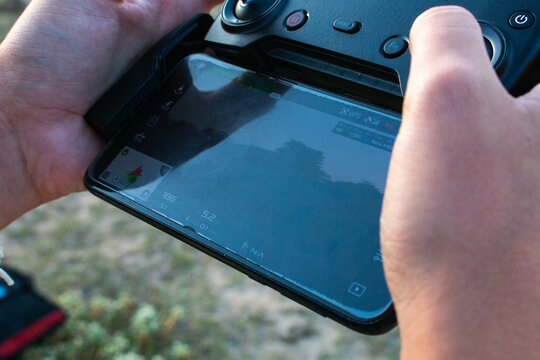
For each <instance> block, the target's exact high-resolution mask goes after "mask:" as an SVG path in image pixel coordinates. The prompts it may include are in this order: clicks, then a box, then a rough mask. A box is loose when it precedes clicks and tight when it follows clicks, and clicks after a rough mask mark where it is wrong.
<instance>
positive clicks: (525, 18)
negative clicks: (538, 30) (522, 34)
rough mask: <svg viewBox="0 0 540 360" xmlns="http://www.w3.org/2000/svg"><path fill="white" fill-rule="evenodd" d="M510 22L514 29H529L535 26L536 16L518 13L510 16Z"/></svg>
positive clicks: (525, 12) (528, 13)
mask: <svg viewBox="0 0 540 360" xmlns="http://www.w3.org/2000/svg"><path fill="white" fill-rule="evenodd" d="M508 22H509V23H510V26H511V27H513V28H514V29H527V28H529V27H531V26H532V24H534V15H533V14H532V13H530V12H528V11H518V12H515V13H513V14H512V16H510V19H509V20H508Z"/></svg>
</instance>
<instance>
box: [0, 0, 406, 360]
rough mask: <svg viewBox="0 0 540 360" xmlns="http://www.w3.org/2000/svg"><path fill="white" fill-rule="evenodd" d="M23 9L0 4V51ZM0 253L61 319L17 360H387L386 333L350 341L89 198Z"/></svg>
mask: <svg viewBox="0 0 540 360" xmlns="http://www.w3.org/2000/svg"><path fill="white" fill-rule="evenodd" d="M23 2H24V1H22V2H20V1H13V0H0V39H2V38H3V36H4V34H5V32H6V31H7V30H8V29H9V28H10V26H11V24H12V22H13V21H14V20H15V19H16V17H17V15H18V12H17V11H18V10H20V6H21V5H20V4H21V3H23ZM0 246H1V247H3V248H4V250H5V253H6V259H5V264H8V265H9V266H13V267H15V268H17V269H19V270H21V271H23V272H25V273H27V274H30V275H32V276H33V278H34V282H35V284H36V286H37V288H38V289H39V290H40V291H41V292H42V293H43V294H45V295H46V296H47V297H49V298H51V299H53V300H54V301H55V302H57V303H59V304H60V305H61V306H62V307H63V308H64V309H65V310H66V311H67V312H68V314H69V319H68V321H67V323H66V324H65V325H64V326H63V327H62V328H61V329H60V330H59V331H58V332H56V333H55V334H54V335H53V336H52V337H50V338H49V339H47V340H46V341H45V342H44V343H42V344H40V345H39V346H35V347H33V348H32V349H31V350H30V351H28V352H26V353H25V354H24V355H23V356H22V359H24V360H26V359H116V360H119V359H123V360H128V359H133V360H139V359H153V360H159V359H178V360H189V359H209V360H214V359H255V360H259V359H260V360H274V359H276V360H277V359H279V360H287V359H305V360H311V359H313V360H315V359H317V360H329V359H347V360H348V359H397V358H398V353H399V337H398V332H397V330H394V331H392V332H391V333H390V334H387V335H383V336H378V337H367V336H363V335H359V334H357V333H355V332H353V331H351V330H349V329H347V328H345V327H343V326H341V325H339V324H337V323H335V322H333V321H331V320H328V319H325V318H323V317H321V316H319V315H317V314H315V313H313V312H311V311H310V310H307V309H305V308H304V307H302V306H300V305H298V304H296V303H294V302H292V301H290V300H288V299H286V298H284V297H283V296H281V295H280V294H279V293H277V292H275V291H273V290H271V289H269V288H267V287H264V286H262V285H260V284H258V283H256V282H254V281H252V280H250V279H249V278H247V277H246V276H244V275H242V274H240V273H238V272H237V271H235V270H232V269H230V268H229V267H227V266H225V265H223V264H221V263H219V262H217V261H215V260H213V259H211V258H209V257H208V256H206V255H204V254H202V253H200V252H198V251H196V250H194V249H192V248H190V247H188V246H187V245H184V244H183V243H181V242H179V241H178V240H175V239H173V238H171V237H169V236H167V235H165V234H163V233H161V232H159V231H158V230H155V229H153V228H151V227H149V226H148V225H146V224H144V223H142V222H140V221H138V220H136V219H135V218H133V217H131V216H129V215H127V214H126V213H123V212H121V211H119V210H117V209H115V208H113V207H111V206H110V205H107V204H106V203H104V202H102V201H101V200H98V199H97V198H94V197H93V196H91V195H90V194H88V193H81V194H74V195H71V196H68V197H66V198H63V199H60V200H57V201H55V202H53V203H51V204H47V205H44V206H42V207H40V208H38V209H36V210H34V211H32V212H30V213H28V214H26V215H25V216H23V217H22V218H21V219H19V220H17V221H16V222H15V223H13V224H11V225H10V226H9V227H8V228H6V229H4V230H2V231H1V232H0ZM0 316H1V314H0Z"/></svg>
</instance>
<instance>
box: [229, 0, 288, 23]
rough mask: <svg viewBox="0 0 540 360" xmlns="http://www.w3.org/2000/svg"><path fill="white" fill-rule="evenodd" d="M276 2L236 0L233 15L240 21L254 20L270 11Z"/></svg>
mask: <svg viewBox="0 0 540 360" xmlns="http://www.w3.org/2000/svg"><path fill="white" fill-rule="evenodd" d="M276 2H277V1H276V0H238V2H237V3H236V6H235V8H234V14H235V15H236V17H237V18H238V19H240V20H246V21H248V20H255V19H258V18H260V17H261V16H264V15H265V14H266V12H268V11H269V10H271V9H272V8H273V7H274V4H275V3H276Z"/></svg>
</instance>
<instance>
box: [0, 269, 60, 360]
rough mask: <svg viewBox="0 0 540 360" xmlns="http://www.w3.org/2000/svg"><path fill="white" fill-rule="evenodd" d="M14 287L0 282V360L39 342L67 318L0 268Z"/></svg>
mask: <svg viewBox="0 0 540 360" xmlns="http://www.w3.org/2000/svg"><path fill="white" fill-rule="evenodd" d="M3 269H4V270H6V271H7V272H8V274H9V275H10V276H11V277H12V278H13V280H14V281H15V284H14V285H13V286H9V287H8V286H7V285H6V284H4V283H0V360H4V359H10V358H12V357H14V356H15V355H17V354H19V353H20V352H21V351H22V350H24V349H25V348H27V347H29V346H31V345H32V344H34V343H36V342H38V341H40V340H42V339H43V338H44V337H45V336H46V335H47V334H49V333H51V332H52V331H54V330H55V329H57V328H58V327H59V326H60V325H61V324H62V323H63V322H64V321H65V319H66V315H65V313H64V312H63V311H62V310H61V309H59V308H58V307H57V306H56V305H54V304H52V303H51V302H49V301H48V300H46V299H45V298H43V297H42V296H41V295H39V294H37V293H36V292H35V291H34V289H33V287H32V283H31V281H30V278H28V277H27V276H24V275H22V274H20V273H18V272H17V271H15V270H13V269H9V268H6V267H3Z"/></svg>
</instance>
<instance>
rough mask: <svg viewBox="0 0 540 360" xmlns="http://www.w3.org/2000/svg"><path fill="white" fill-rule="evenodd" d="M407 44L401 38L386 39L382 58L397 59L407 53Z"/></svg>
mask: <svg viewBox="0 0 540 360" xmlns="http://www.w3.org/2000/svg"><path fill="white" fill-rule="evenodd" d="M408 48H409V43H408V42H407V40H405V39H404V38H402V37H398V36H396V37H393V38H391V39H388V40H387V41H386V42H385V43H384V45H383V53H384V56H385V57H387V58H390V59H393V58H397V57H398V56H401V55H403V54H404V53H405V51H407V49H408Z"/></svg>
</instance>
